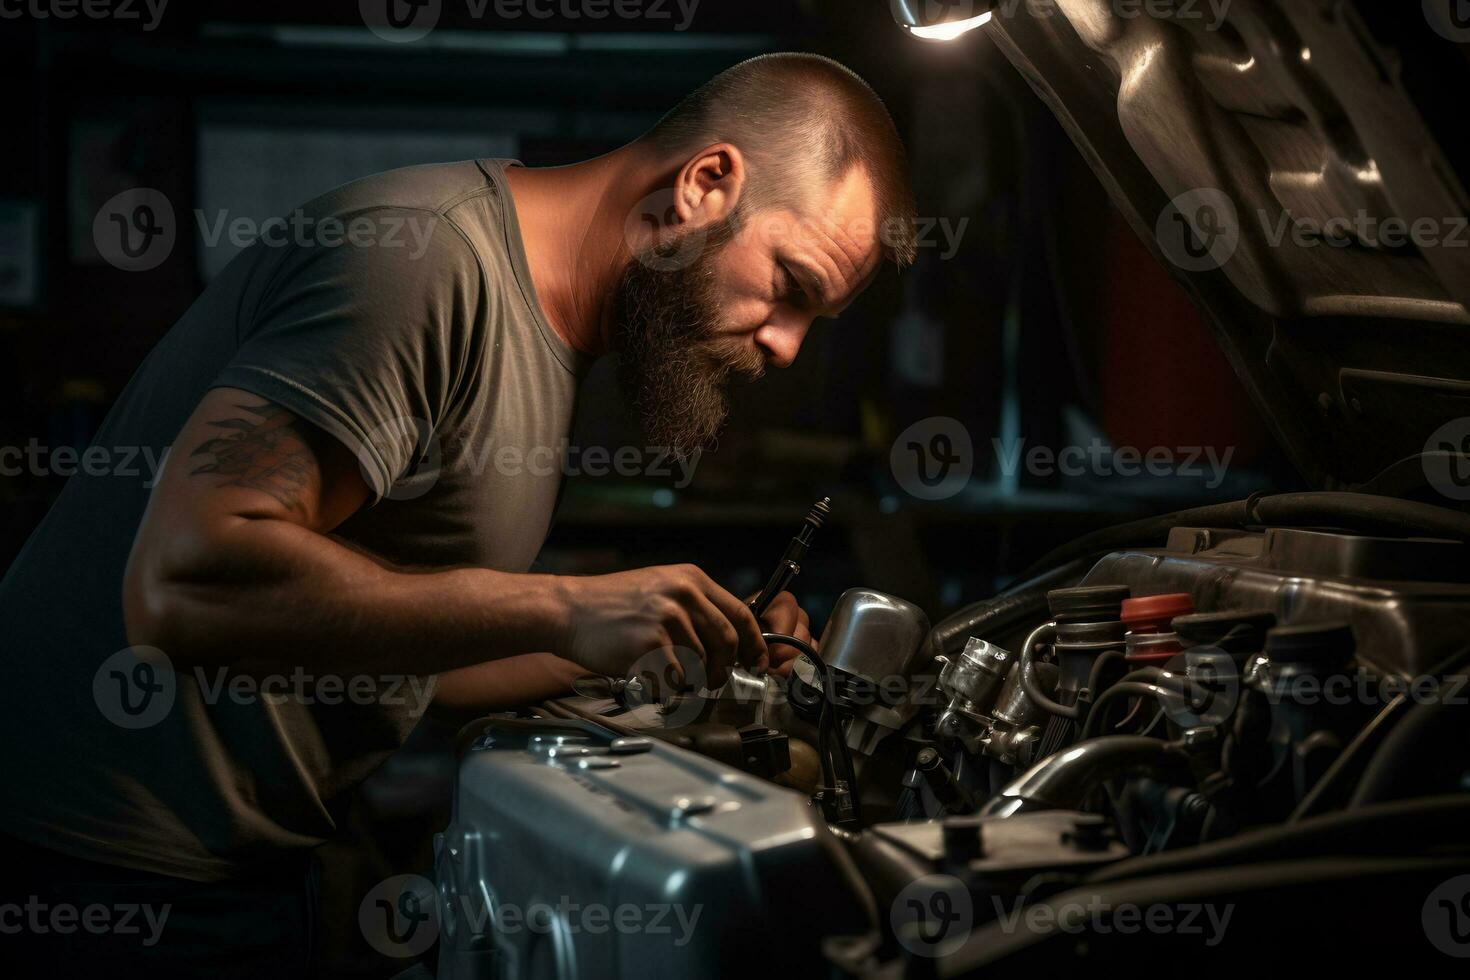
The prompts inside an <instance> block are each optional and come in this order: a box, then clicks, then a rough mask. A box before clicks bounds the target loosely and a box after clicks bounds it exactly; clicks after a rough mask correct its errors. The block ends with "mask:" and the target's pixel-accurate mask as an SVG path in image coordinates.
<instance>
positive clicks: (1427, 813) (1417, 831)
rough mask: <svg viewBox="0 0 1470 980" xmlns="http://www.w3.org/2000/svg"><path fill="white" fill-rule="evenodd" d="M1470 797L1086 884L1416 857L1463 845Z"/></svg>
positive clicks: (1279, 829)
mask: <svg viewBox="0 0 1470 980" xmlns="http://www.w3.org/2000/svg"><path fill="white" fill-rule="evenodd" d="M1467 821H1470V794H1466V793H1457V794H1453V795H1449V796H1425V797H1420V798H1418V799H1415V800H1396V801H1394V802H1392V803H1379V804H1375V805H1373V806H1364V807H1362V808H1360V809H1357V810H1343V811H1339V812H1336V813H1327V814H1323V815H1322V816H1318V817H1310V818H1308V819H1306V820H1302V821H1300V822H1298V823H1292V824H1281V825H1278V826H1274V827H1264V828H1261V829H1259V830H1247V831H1244V832H1242V833H1240V834H1237V835H1236V836H1234V837H1230V838H1227V839H1225V840H1220V841H1212V842H1210V843H1208V844H1197V845H1195V846H1194V847H1187V848H1183V849H1181V850H1178V851H1168V852H1166V853H1163V854H1153V855H1148V856H1146V857H1135V858H1125V859H1124V860H1122V861H1119V862H1118V863H1117V864H1113V865H1109V866H1108V867H1106V868H1103V869H1102V870H1100V871H1097V872H1095V873H1093V874H1091V875H1089V876H1088V877H1087V881H1088V882H1089V883H1092V882H1104V881H1117V880H1120V879H1123V878H1136V877H1139V876H1141V875H1156V874H1177V873H1182V872H1187V871H1192V870H1196V869H1201V868H1210V869H1218V868H1221V867H1229V866H1231V865H1236V864H1247V863H1251V862H1255V861H1270V860H1274V859H1281V860H1297V859H1300V858H1306V857H1311V856H1313V855H1317V854H1347V853H1355V854H1390V853H1395V852H1396V851H1411V852H1412V851H1419V850H1422V849H1423V848H1424V847H1426V846H1427V845H1429V844H1431V843H1435V842H1438V841H1440V840H1452V841H1456V842H1458V843H1460V844H1462V845H1463V843H1464V839H1465V826H1466V823H1467Z"/></svg>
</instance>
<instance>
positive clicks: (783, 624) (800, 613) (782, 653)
mask: <svg viewBox="0 0 1470 980" xmlns="http://www.w3.org/2000/svg"><path fill="white" fill-rule="evenodd" d="M752 598H753V597H752ZM760 622H761V629H762V630H764V631H765V632H767V633H785V634H786V635H787V636H794V637H796V638H797V639H798V640H805V641H806V642H807V643H810V644H811V645H812V646H813V647H815V646H816V645H817V641H816V640H815V639H813V638H812V621H811V618H810V617H809V616H807V614H806V610H805V609H802V608H801V607H800V606H799V605H797V604H796V596H794V595H792V594H791V593H790V592H782V593H781V594H780V595H778V596H776V598H775V599H773V600H771V604H770V606H768V607H767V608H766V611H765V614H764V615H762V616H761V620H760ZM799 656H801V651H800V650H798V649H796V647H794V646H792V645H791V644H789V643H772V644H770V652H769V653H768V654H767V655H766V657H764V658H762V660H761V662H760V663H758V664H757V665H756V673H762V672H763V671H770V672H771V673H773V674H775V675H777V676H778V677H785V676H787V675H788V674H790V673H791V668H792V666H793V665H794V664H795V663H796V658H797V657H799Z"/></svg>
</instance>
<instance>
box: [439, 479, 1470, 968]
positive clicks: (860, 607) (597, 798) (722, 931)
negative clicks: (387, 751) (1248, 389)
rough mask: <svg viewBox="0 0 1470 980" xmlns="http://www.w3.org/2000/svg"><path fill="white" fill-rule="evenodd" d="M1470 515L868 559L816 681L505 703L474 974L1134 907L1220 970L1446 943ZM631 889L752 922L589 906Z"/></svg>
mask: <svg viewBox="0 0 1470 980" xmlns="http://www.w3.org/2000/svg"><path fill="white" fill-rule="evenodd" d="M1158 538H1162V541H1161V542H1160V541H1158V540H1157V539H1158ZM1467 539H1470V518H1466V517H1465V516H1464V515H1462V514H1459V513H1458V512H1455V511H1451V510H1446V509H1442V508H1438V507H1433V506H1429V505H1422V504H1413V503H1408V502H1404V501H1400V500H1394V499H1390V498H1381V497H1372V496H1368V495H1361V494H1343V493H1316V494H1311V493H1304V494H1287V495H1280V496H1269V497H1259V498H1253V499H1252V500H1249V501H1245V502H1241V503H1239V504H1230V505H1223V506H1215V507H1209V508H1204V509H1202V510H1199V511H1194V512H1184V513H1180V514H1175V515H1168V516H1166V517H1164V518H1159V519H1156V520H1152V521H1145V522H1140V523H1137V524H1132V525H1126V526H1124V527H1120V528H1115V529H1110V530H1108V531H1105V532H1102V533H1101V534H1099V535H1095V536H1093V537H1091V538H1087V539H1083V540H1080V541H1078V542H1076V543H1075V544H1074V545H1072V546H1069V547H1067V548H1065V549H1063V550H1062V551H1060V552H1058V553H1056V554H1054V555H1053V556H1052V557H1051V558H1050V559H1048V560H1046V561H1045V562H1044V563H1043V566H1042V567H1041V568H1039V569H1038V570H1037V572H1036V574H1034V575H1033V576H1031V578H1030V579H1029V580H1028V581H1027V582H1026V583H1025V584H1023V585H1020V586H1018V587H1016V588H1014V589H1012V590H1010V591H1008V592H1006V593H1004V594H1002V595H1000V596H997V597H995V598H993V599H989V600H986V601H983V602H979V603H976V604H974V605H972V606H970V607H968V608H966V609H964V610H963V611H962V612H960V613H959V614H957V615H955V616H952V617H950V618H949V619H947V620H945V621H943V622H941V623H938V624H936V625H933V626H932V627H931V625H930V624H929V622H928V621H927V620H926V618H925V616H924V614H923V612H922V611H921V610H919V609H918V608H917V607H915V606H913V605H911V604H910V603H907V602H905V601H904V600H902V599H900V598H897V597H893V596H888V595H883V594H881V593H878V592H874V591H870V590H865V589H852V590H849V591H848V592H847V593H845V594H844V595H843V596H842V597H841V599H840V600H839V602H838V604H837V607H836V609H835V610H834V612H833V614H832V616H831V618H830V620H829V622H828V624H827V626H826V629H825V631H824V632H823V634H822V637H821V640H820V642H819V643H818V644H817V645H816V647H815V648H814V649H813V648H810V647H809V648H808V649H807V650H806V651H805V652H804V653H803V654H802V656H801V658H800V659H799V660H798V661H797V664H796V667H795V669H794V670H793V671H792V673H791V676H790V679H789V681H783V680H781V679H780V678H776V677H773V676H767V677H755V676H752V675H749V674H743V673H740V674H737V676H736V677H735V678H733V679H732V680H731V682H730V683H729V684H727V685H725V686H724V687H723V688H722V689H720V690H718V691H708V690H703V691H699V692H697V693H696V692H693V691H690V690H687V686H688V682H687V678H685V683H684V684H683V686H684V687H685V688H686V689H683V690H680V689H677V688H679V687H680V686H681V685H680V683H679V681H678V680H677V678H678V677H679V676H680V675H679V674H678V673H677V672H673V671H670V670H659V669H653V668H650V669H647V670H644V671H642V672H641V674H635V676H633V677H632V678H629V679H627V682H626V683H625V684H623V685H621V686H620V685H609V686H608V688H607V689H606V690H600V691H587V692H586V693H585V694H583V695H579V696H577V697H573V698H567V699H562V700H559V701H556V702H552V703H548V704H547V705H545V706H544V707H543V709H542V710H539V711H536V712H534V713H532V714H533V715H534V717H526V716H522V717H510V716H507V717H497V718H490V719H485V720H482V721H480V722H476V723H475V724H473V725H471V726H470V727H469V728H467V729H466V731H465V733H464V735H463V736H462V747H463V756H462V764H461V768H460V771H459V779H458V788H457V792H456V798H455V810H454V818H453V822H452V825H451V826H450V827H449V829H448V830H447V831H446V832H445V833H444V834H442V835H441V836H440V838H439V840H438V845H437V853H438V872H437V876H438V884H439V888H440V895H439V914H440V916H441V919H442V926H443V928H442V940H441V941H442V944H443V945H442V948H441V969H440V976H441V977H444V978H451V977H453V978H461V977H463V978H469V977H488V976H506V977H572V976H623V975H633V974H634V973H635V972H636V973H643V972H647V971H652V972H653V973H654V975H667V976H715V975H718V976H739V975H749V974H750V973H751V972H753V971H757V970H762V969H768V968H769V964H771V963H772V962H779V963H780V964H781V965H782V969H783V972H786V971H790V972H793V973H796V972H798V971H799V972H800V973H803V974H809V975H835V976H853V977H908V976H935V975H937V976H964V975H970V974H971V973H977V975H979V974H983V975H986V976H989V975H991V974H992V972H995V973H1008V972H1009V971H1010V970H1011V969H1016V970H1017V971H1019V970H1020V969H1022V968H1023V967H1024V966H1025V965H1027V964H1029V965H1032V966H1033V968H1034V967H1035V966H1037V965H1041V966H1045V967H1046V968H1053V969H1055V968H1062V967H1064V966H1067V965H1068V964H1076V965H1080V964H1082V963H1086V964H1087V965H1089V966H1097V965H1116V966H1120V967H1121V966H1122V965H1123V964H1126V963H1130V962H1136V958H1137V956H1138V952H1139V950H1138V947H1136V946H1133V945H1130V943H1129V938H1130V935H1129V933H1128V932H1127V930H1126V929H1124V928H1123V927H1122V925H1121V924H1120V923H1118V922H1115V921H1114V919H1116V918H1117V917H1118V916H1120V915H1121V911H1122V910H1125V909H1129V908H1139V909H1143V910H1145V911H1146V912H1147V913H1148V914H1150V915H1156V914H1157V915H1162V914H1169V915H1173V916H1175V917H1176V919H1177V923H1180V925H1179V927H1178V928H1176V929H1175V930H1174V931H1172V932H1170V933H1169V934H1168V936H1167V937H1165V938H1167V939H1168V941H1169V943H1172V944H1179V945H1180V946H1181V947H1183V948H1182V949H1181V950H1180V955H1185V956H1194V957H1196V958H1200V957H1206V956H1207V957H1208V962H1209V966H1210V969H1211V970H1212V971H1213V970H1216V969H1222V968H1223V967H1224V966H1226V965H1238V966H1243V965H1247V964H1249V963H1251V962H1252V961H1253V960H1254V959H1256V958H1258V957H1259V956H1260V955H1261V946H1260V944H1262V943H1283V944H1286V945H1284V946H1282V947H1280V953H1279V955H1280V956H1282V957H1288V956H1290V955H1291V953H1292V951H1293V950H1296V949H1297V946H1298V945H1299V944H1300V943H1301V942H1302V941H1303V937H1312V936H1317V937H1318V938H1319V939H1322V940H1323V941H1326V937H1328V936H1330V937H1331V942H1332V943H1333V944H1334V947H1335V948H1336V949H1337V950H1338V951H1339V952H1340V951H1342V950H1343V949H1354V948H1359V947H1361V946H1363V945H1364V944H1367V945H1371V946H1382V947H1384V948H1387V947H1391V946H1392V945H1393V944H1394V942H1395V941H1396V940H1395V937H1396V936H1399V935H1403V936H1407V935H1410V934H1414V935H1417V936H1418V938H1419V943H1420V944H1421V945H1422V942H1423V939H1422V937H1423V932H1422V929H1423V928H1424V927H1423V926H1422V925H1421V922H1420V911H1421V910H1420V905H1421V901H1420V899H1422V895H1423V894H1425V893H1427V892H1428V891H1430V890H1431V889H1432V887H1433V884H1434V882H1436V881H1439V880H1442V879H1444V878H1445V877H1446V876H1448V875H1452V874H1454V873H1456V869H1458V870H1459V871H1460V872H1461V873H1463V872H1464V871H1466V870H1470V852H1467V850H1466V848H1465V837H1464V827H1465V820H1466V817H1467V814H1470V797H1467V796H1464V795H1456V794H1457V793H1461V792H1462V791H1463V789H1464V787H1465V785H1466V780H1467V779H1470V756H1467V755H1466V754H1465V752H1464V751H1463V748H1462V747H1463V745H1464V744H1465V741H1464V739H1465V736H1466V734H1467V725H1466V721H1467V715H1470V712H1467V711H1466V710H1465V708H1464V705H1465V697H1466V692H1465V691H1463V690H1461V688H1463V687H1464V686H1465V680H1466V677H1465V675H1464V674H1463V670H1462V668H1463V661H1465V660H1466V659H1470V651H1467V650H1466V645H1465V643H1464V640H1463V637H1464V634H1465V630H1466V627H1467V626H1470V565H1467V563H1466V561H1465V554H1464V552H1465V543H1464V542H1465V541H1466V540H1467ZM773 642H778V641H773ZM664 663H667V661H664ZM615 688H617V689H616V690H615ZM630 692H631V693H630ZM1400 893H1407V894H1409V895H1410V896H1413V895H1419V896H1420V899H1415V898H1409V899H1405V900H1404V901H1398V899H1397V898H1394V897H1393V896H1397V895H1399V894H1400ZM610 896H611V898H610ZM610 901H611V902H612V903H613V904H614V905H617V906H618V907H619V909H623V908H627V909H636V910H637V911H636V912H628V913H627V914H628V915H629V916H633V915H635V914H636V915H638V916H649V917H651V915H652V913H650V912H648V910H651V909H655V908H667V907H668V906H669V904H670V903H673V905H674V907H675V909H676V910H678V909H685V910H688V909H698V910H700V912H701V914H703V915H705V916H707V917H708V919H707V922H711V921H712V922H715V923H718V928H715V929H711V928H708V926H707V927H706V928H704V929H701V930H698V931H691V933H690V935H691V936H696V937H698V938H697V940H691V941H689V942H688V943H685V944H680V943H679V942H678V941H677V940H678V936H679V934H678V932H677V925H676V923H675V919H674V918H671V919H670V923H671V931H669V932H660V931H657V930H651V929H644V930H639V931H630V932H628V933H622V932H620V931H618V930H616V929H614V928H611V927H609V928H608V929H606V930H605V931H603V932H601V933H598V932H594V931H593V930H591V929H590V928H582V927H580V926H585V925H586V924H585V923H579V922H578V921H577V920H576V909H577V908H578V907H579V906H581V905H588V904H591V903H597V902H603V903H606V902H610ZM1287 905H1289V906H1290V908H1291V912H1290V914H1289V915H1283V914H1282V909H1283V907H1284V906H1287ZM512 906H513V907H515V908H517V909H526V908H540V909H542V910H544V913H543V916H542V918H543V919H544V922H543V923H542V926H543V927H542V928H522V929H511V930H507V929H502V928H500V924H499V923H498V922H497V918H496V914H497V910H498V909H500V908H508V907H512ZM1068 909H1072V910H1079V914H1078V915H1076V916H1074V919H1075V920H1076V921H1075V925H1070V924H1068V922H1067V920H1066V917H1065V915H1064V914H1062V913H1064V912H1066V911H1067V910H1068ZM1086 909H1094V910H1100V911H1094V912H1093V913H1090V914H1088V913H1084V912H1081V911H1080V910H1086ZM1047 910H1054V911H1056V913H1057V915H1058V916H1059V917H1053V918H1052V919H1050V921H1054V922H1056V923H1057V925H1056V927H1055V928H1053V929H1051V930H1050V931H1048V930H1046V929H1041V930H1036V929H1026V930H1017V929H1016V928H1015V925H1014V924H1015V922H1016V921H1017V917H1018V916H1034V915H1036V914H1039V912H1045V911H1047ZM1158 910H1164V911H1163V912H1160V911H1158ZM1191 910H1192V911H1193V914H1194V917H1196V918H1198V923H1196V925H1197V928H1196V929H1193V930H1191V929H1186V928H1184V927H1183V925H1182V923H1183V922H1184V920H1185V917H1186V916H1188V915H1190V913H1191ZM1224 910H1228V912H1226V911H1224ZM669 914H670V915H671V916H672V915H673V913H669ZM1210 915H1214V916H1215V918H1214V919H1213V920H1211V919H1210V918H1209V916H1210ZM1226 915H1229V916H1231V917H1233V918H1232V919H1231V921H1230V928H1229V930H1228V931H1226V932H1225V933H1224V934H1223V937H1222V936H1221V935H1219V932H1218V928H1216V930H1215V931H1213V932H1212V931H1211V927H1210V925H1209V923H1210V922H1211V921H1214V922H1215V925H1216V927H1218V926H1219V925H1220V922H1221V920H1222V918H1224V917H1225V916H1226ZM1110 916H1112V918H1110ZM686 920H687V915H686ZM630 921H631V919H630ZM1028 921H1029V920H1028ZM643 922H644V925H645V926H646V925H648V919H647V918H645V919H644V920H643ZM1109 922H1113V926H1114V927H1113V928H1110V927H1109V925H1108V923H1109ZM1360 924H1361V925H1362V926H1363V927H1364V928H1363V930H1362V931H1360V932H1354V929H1355V928H1356V927H1357V926H1359V925H1360ZM1344 926H1348V927H1349V928H1348V929H1346V930H1345V929H1344V928H1343V927H1344ZM1370 927H1371V928H1370ZM1160 938H1161V937H1160V936H1157V935H1152V936H1150V937H1149V940H1150V943H1151V945H1150V946H1149V950H1150V951H1151V952H1152V951H1154V950H1164V951H1166V952H1168V951H1170V950H1171V949H1172V946H1170V945H1167V944H1160Z"/></svg>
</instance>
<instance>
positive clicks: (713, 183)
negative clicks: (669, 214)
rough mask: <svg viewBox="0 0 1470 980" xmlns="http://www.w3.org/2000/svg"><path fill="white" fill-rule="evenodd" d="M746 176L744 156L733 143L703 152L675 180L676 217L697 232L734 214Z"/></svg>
mask: <svg viewBox="0 0 1470 980" xmlns="http://www.w3.org/2000/svg"><path fill="white" fill-rule="evenodd" d="M745 176H746V174H745V155H744V154H742V153H741V152H740V149H739V147H737V146H735V145H734V144H733V143H714V144H712V145H710V146H707V147H705V148H704V149H703V150H700V151H699V152H698V153H696V154H695V155H694V156H693V157H691V158H690V159H689V162H688V163H686V164H684V166H683V167H681V168H680V169H679V173H678V176H676V177H675V178H674V213H675V214H677V215H678V217H679V222H680V223H681V224H687V225H690V226H691V227H696V228H698V227H702V226H704V225H709V224H713V223H715V222H717V221H721V220H723V219H725V218H728V217H729V216H730V215H732V214H734V213H735V206H736V205H737V204H738V203H739V202H740V195H741V193H742V192H743V191H744V190H745Z"/></svg>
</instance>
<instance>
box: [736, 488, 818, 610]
mask: <svg viewBox="0 0 1470 980" xmlns="http://www.w3.org/2000/svg"><path fill="white" fill-rule="evenodd" d="M831 516H832V498H831V497H823V498H822V499H821V500H818V501H817V502H816V503H815V504H813V505H812V509H811V510H810V511H808V512H807V515H806V519H805V520H803V521H802V522H801V528H800V529H799V530H798V531H797V532H796V537H794V538H792V539H791V543H790V544H788V545H787V546H786V552H785V554H783V555H782V556H781V560H780V562H778V563H777V565H776V570H775V571H774V572H772V573H771V578H770V581H768V582H766V587H765V588H764V589H761V591H760V595H758V596H756V597H755V598H754V599H752V600H750V611H751V612H753V613H755V615H756V617H757V618H759V617H760V616H762V615H763V614H764V613H765V611H766V609H767V607H769V606H770V604H771V603H772V602H773V601H774V600H775V598H776V596H778V595H780V594H781V593H782V592H785V591H786V587H787V586H789V585H790V584H791V580H792V579H794V578H796V576H797V575H799V574H801V562H802V559H804V558H805V557H806V553H807V549H808V548H810V547H811V544H812V536H813V535H814V534H816V533H817V529H818V528H819V527H821V526H822V522H823V521H825V520H826V519H827V518H828V517H831Z"/></svg>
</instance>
